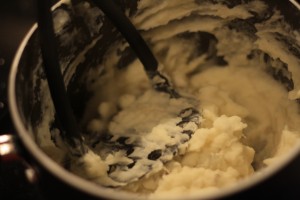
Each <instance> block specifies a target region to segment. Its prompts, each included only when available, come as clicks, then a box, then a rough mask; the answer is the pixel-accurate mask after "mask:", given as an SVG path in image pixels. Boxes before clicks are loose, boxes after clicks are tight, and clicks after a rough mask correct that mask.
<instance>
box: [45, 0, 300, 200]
mask: <svg viewBox="0 0 300 200" xmlns="http://www.w3.org/2000/svg"><path fill="white" fill-rule="evenodd" d="M138 6H139V11H138V12H137V14H136V15H134V16H133V17H132V18H131V20H132V22H133V23H134V24H135V25H136V26H137V28H138V29H140V30H143V32H142V33H143V36H144V38H145V39H146V40H147V41H148V42H149V44H150V46H151V48H152V49H153V52H154V54H155V55H156V56H157V58H158V60H159V62H160V63H161V66H160V70H161V71H162V72H163V73H164V74H167V75H168V77H169V79H170V80H171V82H172V83H173V85H174V87H175V88H176V90H178V92H179V93H180V94H182V96H184V97H185V96H187V97H189V98H190V97H191V98H194V99H196V100H197V101H198V104H197V107H196V108H197V109H198V111H199V113H200V118H199V127H195V124H189V125H187V126H192V127H188V128H189V129H192V130H194V131H195V132H194V134H192V135H191V137H189V135H188V134H178V132H182V131H184V129H186V127H184V128H181V127H178V126H177V124H178V122H179V121H180V118H179V117H178V113H179V112H180V111H181V110H182V109H184V108H186V107H188V106H189V105H195V104H190V102H188V101H186V99H184V98H179V99H171V98H170V97H169V96H168V95H167V94H165V93H160V92H157V91H155V90H153V88H152V87H151V85H150V82H149V80H148V78H147V76H146V74H145V72H144V69H143V66H142V64H141V63H140V62H139V61H138V60H137V59H136V60H134V61H133V62H131V63H130V64H129V66H127V67H126V68H122V69H117V67H116V65H117V63H118V61H119V60H120V59H121V58H120V55H119V54H118V53H117V49H121V50H122V49H123V50H124V49H125V48H126V47H127V46H128V44H124V43H122V42H116V43H115V44H113V45H112V47H111V49H109V51H108V52H107V54H106V55H105V59H104V61H103V64H102V66H101V67H104V70H105V73H104V75H103V76H102V77H101V78H99V79H98V80H97V81H96V82H93V83H92V84H90V85H89V89H90V91H93V92H94V96H93V97H92V98H91V100H90V102H89V103H88V105H87V108H86V113H85V116H84V119H83V121H82V123H83V124H85V126H86V127H87V130H88V131H89V132H90V133H93V134H95V135H97V134H99V133H100V134H102V133H103V132H105V131H108V132H110V133H113V137H116V138H118V137H121V136H126V139H125V143H126V144H131V143H134V142H136V141H138V144H139V145H141V146H140V149H139V148H137V147H135V149H134V150H133V152H132V153H131V154H130V155H129V156H128V155H126V154H125V153H124V152H125V151H113V152H111V151H109V150H108V149H105V148H104V147H103V143H102V142H100V143H98V144H96V146H95V147H91V152H89V153H88V154H87V155H86V156H85V157H83V158H82V159H81V160H77V161H74V162H73V163H72V164H71V166H70V170H71V171H73V172H74V173H76V174H79V175H80V176H83V177H85V178H87V179H89V180H92V181H95V182H97V183H99V184H101V185H104V186H107V185H109V186H112V185H115V186H120V185H121V187H118V188H117V189H121V190H126V191H130V192H136V193H141V194H146V195H149V196H150V197H153V198H158V197H163V196H164V195H170V194H172V195H177V194H183V193H184V194H195V193H199V194H203V193H206V192H211V191H215V190H217V189H218V188H222V187H225V186H228V185H231V184H233V183H236V182H237V181H239V180H241V179H244V178H246V177H248V176H250V175H252V174H253V173H255V170H260V169H262V168H264V167H266V166H268V165H271V164H273V163H276V162H277V160H278V158H279V157H280V156H283V155H285V153H286V152H288V151H289V150H290V149H291V148H292V147H293V146H295V145H296V143H298V142H299V140H300V116H299V106H298V104H297V102H296V101H295V99H297V98H299V97H300V79H299V77H296V76H297V75H299V74H300V60H299V58H297V56H296V55H293V54H292V53H290V52H289V51H288V50H287V46H286V44H285V43H284V42H283V41H281V40H278V38H279V35H280V36H283V37H288V38H290V39H291V40H292V41H293V42H295V43H296V44H297V45H298V47H299V46H300V43H299V41H296V39H295V38H296V37H297V35H294V34H295V32H292V31H291V28H290V27H289V26H288V25H286V24H285V23H284V21H283V20H282V19H283V18H282V16H281V15H280V13H279V11H277V10H275V11H274V13H272V17H270V18H266V19H264V20H262V21H259V22H257V23H255V25H254V26H253V27H251V26H250V25H249V24H247V23H246V24H245V23H244V22H245V21H243V20H244V19H249V18H251V17H254V13H256V17H257V16H260V17H262V18H263V16H264V14H265V13H266V12H267V10H268V6H267V5H265V4H264V3H262V2H261V1H258V0H253V1H249V3H244V4H242V5H238V6H235V7H233V8H228V7H227V6H226V5H224V4H212V3H210V2H209V1H195V0H187V1H181V0H172V1H167V0H165V1H161V0H142V1H139V5H138ZM237 18H238V19H239V20H240V21H238V22H239V23H241V24H238V23H237V20H236V19H237ZM234 20H236V21H234ZM241 21H242V22H243V23H242V22H241ZM235 23H237V24H235ZM248 25H249V26H248ZM232 27H233V28H232ZM241 27H242V28H243V29H239V28H241ZM204 46H207V48H205V47H204ZM201 48H204V49H205V50H203V51H202V50H201ZM283 65H285V66H287V67H282V66H283ZM92 70H95V71H92ZM97 70H98V71H97ZM101 70H103V69H101ZM101 70H100V71H101ZM280 70H281V72H280V73H281V75H282V74H283V76H284V77H289V78H291V79H292V81H293V83H294V85H293V87H292V88H287V87H285V86H284V84H282V83H281V82H280V81H281V80H280V78H277V79H278V80H275V79H274V77H273V76H274V73H276V72H278V71H280ZM272 73H273V74H272ZM92 74H95V77H96V76H97V75H98V74H99V69H91V73H90V77H89V78H90V79H92V78H94V76H93V75H92ZM285 83H286V82H285ZM288 90H289V91H288ZM93 134H91V135H89V136H87V139H89V138H93V137H94V135H93ZM128 138H129V139H128ZM41 140H42V139H41ZM112 141H115V142H116V143H117V139H115V140H114V139H112ZM182 141H184V142H182ZM123 142H124V141H123ZM47 144H48V143H44V145H43V144H42V145H41V146H42V147H43V148H44V149H45V150H46V151H48V152H50V151H51V152H52V154H53V151H59V150H57V149H56V150H54V148H53V144H52V146H51V145H48V146H47ZM178 144H180V145H178ZM172 145H175V150H174V151H176V155H175V156H174V157H173V155H172V156H171V157H169V158H171V161H169V158H167V157H166V158H164V157H163V156H164V155H165V156H170V155H171V154H168V153H166V154H163V155H162V156H161V158H160V159H161V160H164V159H165V160H166V161H167V162H156V161H153V160H151V161H150V160H147V158H145V160H143V161H142V162H140V163H139V164H141V163H144V164H145V163H148V162H149V163H155V164H153V168H151V169H150V170H149V169H148V170H149V172H148V173H147V174H145V175H144V176H142V178H140V179H136V174H128V173H124V174H122V173H119V172H118V171H117V172H110V170H112V169H111V166H112V165H113V164H114V163H116V162H118V163H120V162H122V163H124V165H130V164H132V159H129V157H130V156H131V157H143V156H144V157H145V156H147V155H146V153H149V152H148V150H149V149H151V150H153V149H164V148H165V147H166V146H172ZM47 148H48V150H47ZM149 151H150V150H149ZM50 154H51V153H50ZM52 156H53V155H52ZM53 157H55V156H53ZM55 159H57V160H58V161H59V162H61V160H62V158H60V159H58V158H55ZM92 162H96V163H98V164H97V165H95V163H94V164H91V163H92ZM78 163H79V164H78ZM145 165H147V164H145ZM135 167H138V166H136V165H133V168H135ZM143 170H147V169H143V168H142V170H137V171H136V172H137V173H141V174H143ZM129 180H130V181H129ZM120 183H122V184H120Z"/></svg>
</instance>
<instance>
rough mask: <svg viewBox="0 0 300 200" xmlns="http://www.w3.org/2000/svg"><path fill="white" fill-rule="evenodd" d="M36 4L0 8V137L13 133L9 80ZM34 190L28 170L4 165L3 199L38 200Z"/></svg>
mask: <svg viewBox="0 0 300 200" xmlns="http://www.w3.org/2000/svg"><path fill="white" fill-rule="evenodd" d="M35 13H36V12H35V1H34V0H6V1H1V4H0V134H5V133H12V134H14V128H13V126H12V123H11V120H10V116H9V112H8V105H7V90H6V88H7V78H8V72H9V68H10V65H11V62H12V59H13V57H14V55H15V53H16V50H17V48H18V46H19V44H20V42H21V41H22V39H23V37H24V36H25V34H26V33H27V32H28V31H29V29H30V27H31V26H32V25H33V23H34V21H35ZM36 198H37V195H36V193H35V192H34V188H33V187H32V186H31V185H29V184H28V183H27V182H26V181H25V176H24V166H23V165H21V164H20V163H17V162H12V163H9V164H7V165H1V160H0V199H1V200H8V199H9V200H17V199H18V200H34V199H36Z"/></svg>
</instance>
